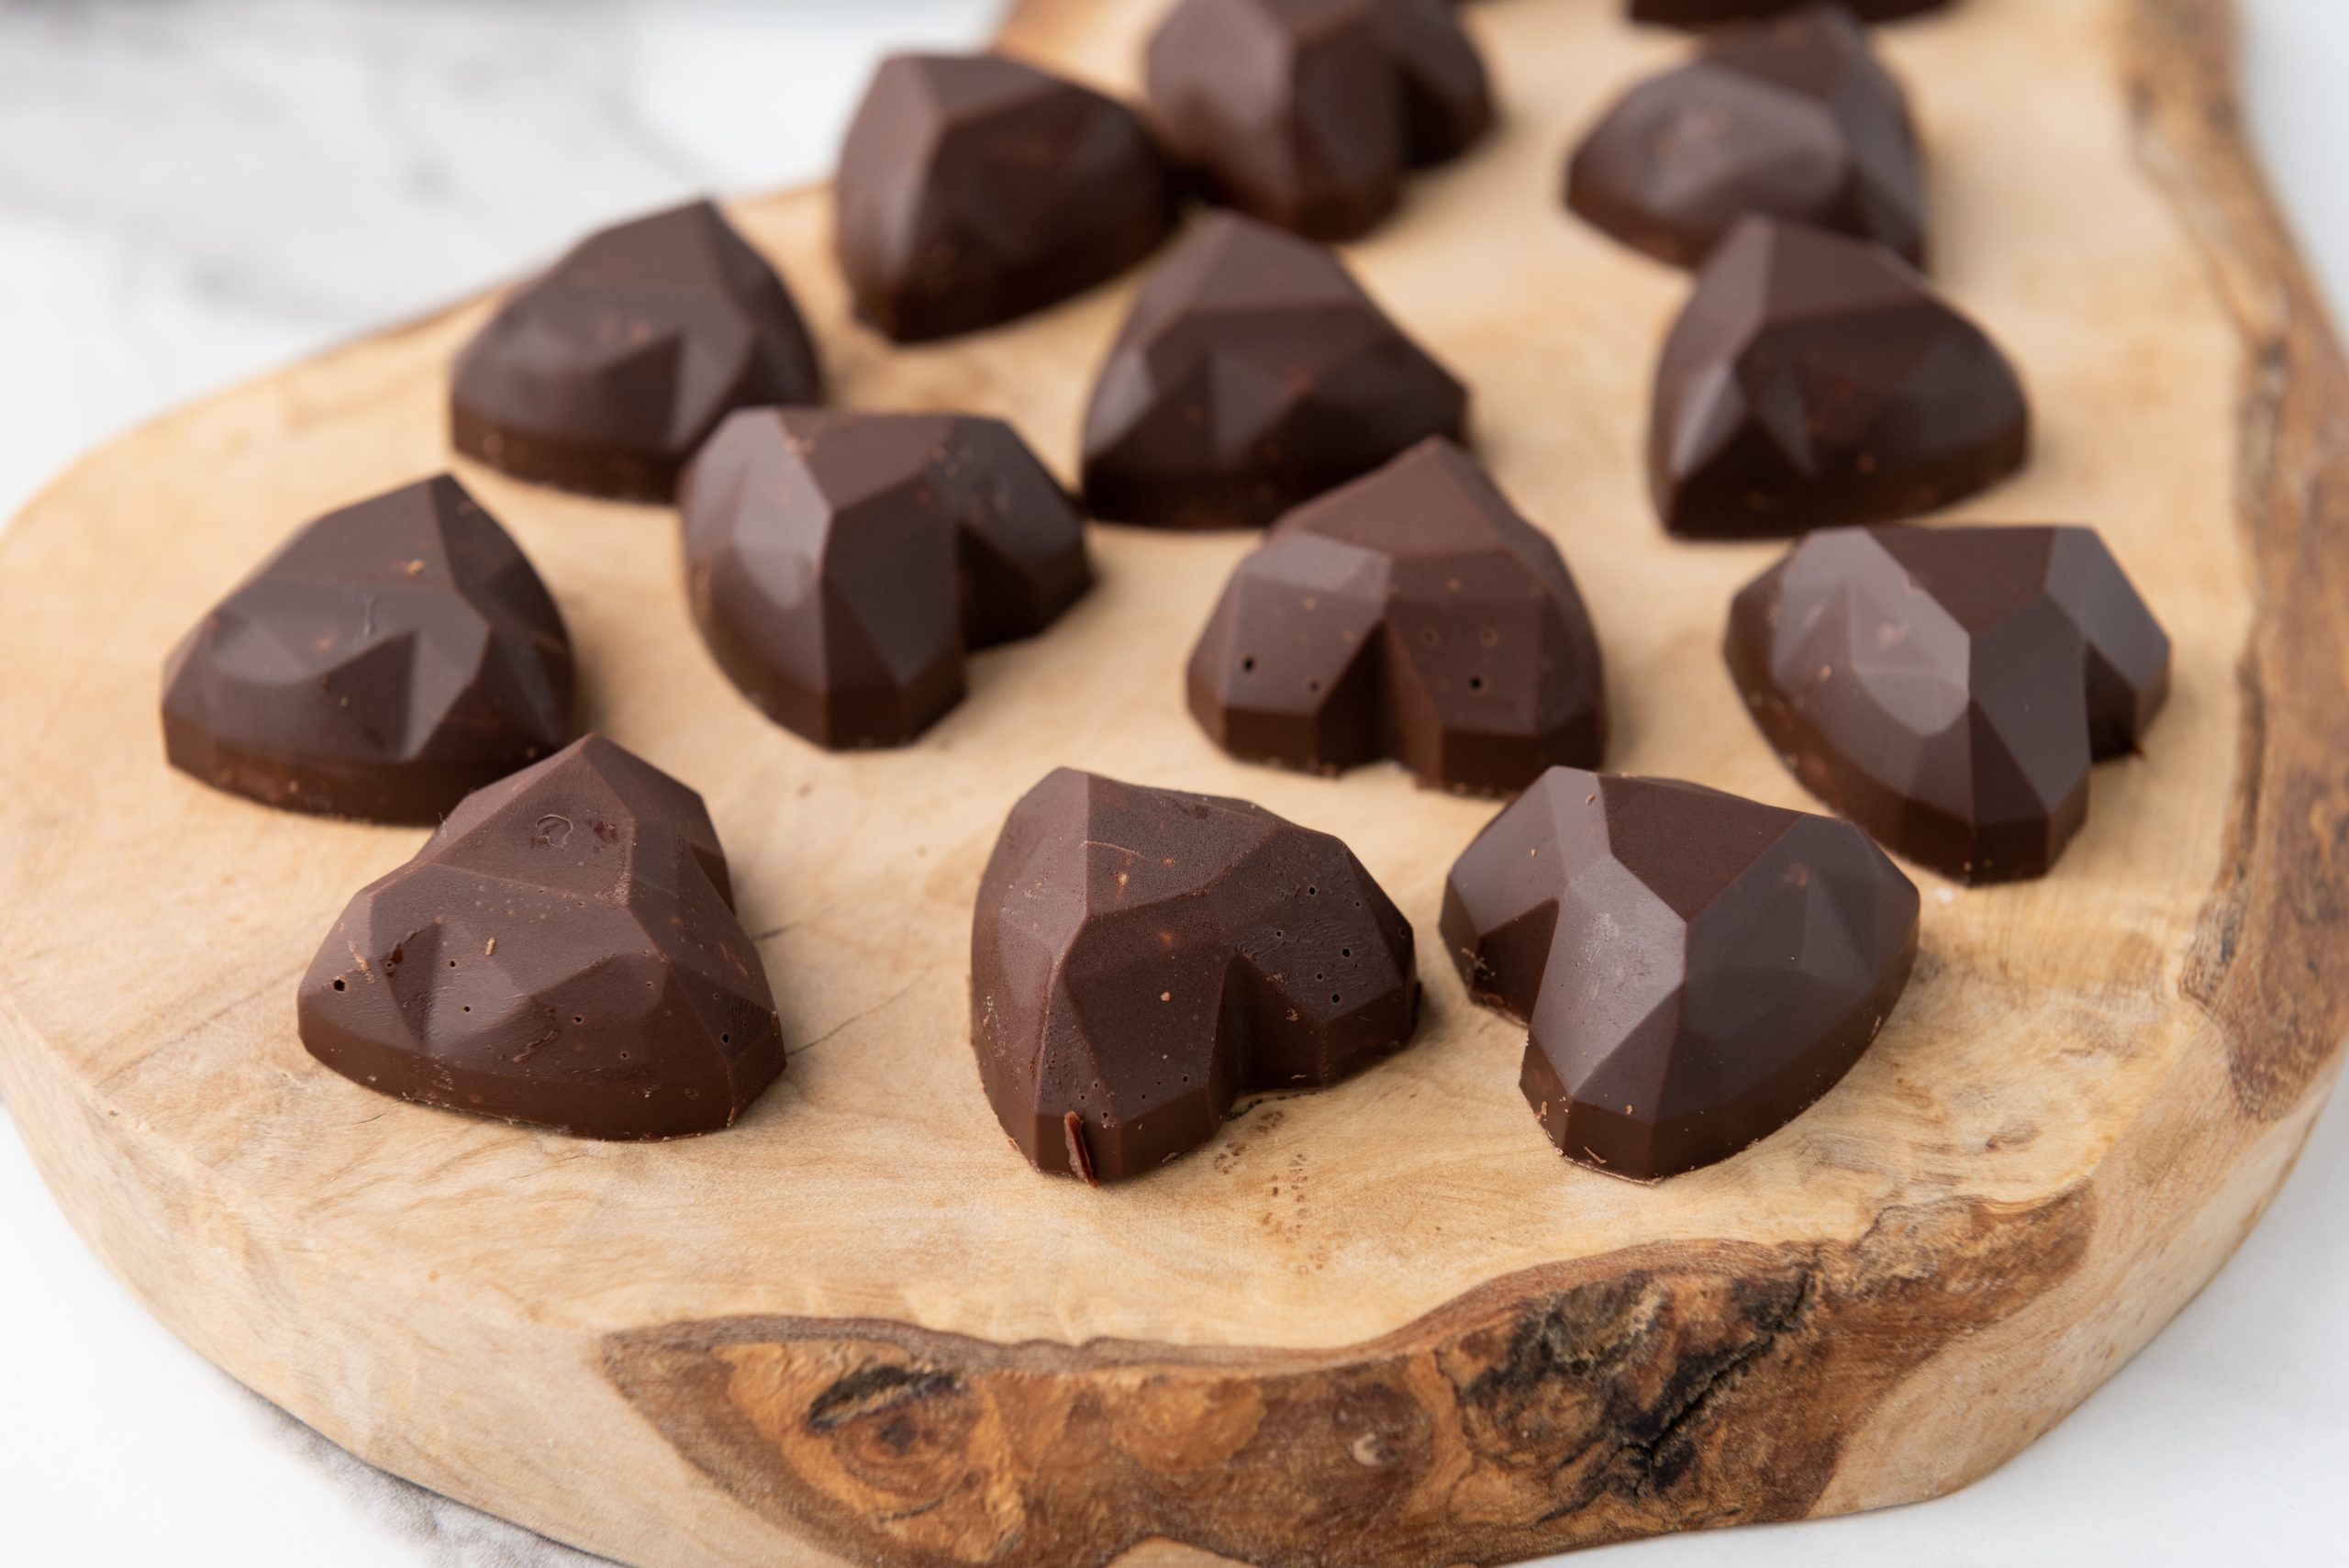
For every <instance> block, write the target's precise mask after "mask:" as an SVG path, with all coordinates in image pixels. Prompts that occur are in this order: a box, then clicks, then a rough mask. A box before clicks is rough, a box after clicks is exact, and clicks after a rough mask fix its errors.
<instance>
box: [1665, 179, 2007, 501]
mask: <svg viewBox="0 0 2349 1568" xmlns="http://www.w3.org/2000/svg"><path fill="white" fill-rule="evenodd" d="M2030 441H2031V417H2030V412H2029V410H2028V409H2027V407H2026V406H2025V405H2024V402H2023V393H2022V384H2021V381H2019V380H2018V379H2017V378H2016V376H2015V373H2014V367H2013V366H2011V365H2009V363H2008V362H2007V360H2006V356H2005V355H2003V354H2001V353H2000V352H1999V351H1998V347H1997V345H1996V344H1994V343H1992V342H1991V341H1990V339H1988V338H1987V337H1986V336H1984V334H1983V332H1982V329H1981V328H1978V327H1976V326H1975V325H1974V323H1973V322H1971V321H1968V320H1967V319H1966V318H1965V317H1963V316H1960V315H1959V314H1958V313H1957V312H1956V311H1954V310H1953V309H1952V308H1950V306H1948V305H1946V304H1944V303H1943V301H1942V300H1941V298H1940V297H1939V296H1937V295H1935V294H1934V293H1933V292H1932V288H1931V287H1930V286H1929V285H1928V284H1926V283H1925V281H1924V280H1923V279H1922V278H1920V277H1919V276H1918V275H1917V273H1916V272H1914V271H1913V270H1912V269H1911V268H1909V265H1908V264H1907V263H1905V262H1903V261H1900V260H1899V258H1898V257H1896V256H1894V255H1893V254H1892V253H1891V252H1890V251H1888V250H1884V249H1883V248H1882V247H1880V246H1876V245H1871V244H1868V243H1867V242H1866V241H1865V240H1860V239H1845V238H1844V237H1842V235H1836V234H1825V233H1821V232H1820V231H1819V230H1818V229H1815V228H1803V227H1801V226H1800V225H1798V224H1789V223H1779V222H1776V221H1775V220H1773V219H1769V218H1759V217H1749V218H1744V219H1742V220H1741V221H1740V222H1739V223H1738V225H1737V227H1736V228H1732V229H1731V231H1730V237H1729V238H1728V239H1726V240H1723V241H1722V242H1721V245H1720V249H1719V250H1716V251H1714V252H1713V256H1712V260H1710V261H1707V262H1706V263H1705V266H1704V270H1703V271H1702V272H1699V273H1698V275H1697V287H1696V292H1695V293H1694V294H1693V295H1691V296H1690V297H1689V300H1688V304H1687V308H1686V309H1684V310H1683V311H1682V312H1681V316H1680V319H1679V321H1678V322H1677V323H1676V324H1675V326H1674V327H1673V328H1672V335H1671V337H1670V338H1669V339H1666V340H1665V342H1664V360H1663V362H1662V364H1661V365H1659V366H1658V368H1657V371H1656V381H1655V406H1654V409H1653V413H1652V415H1651V417H1650V421H1649V426H1648V483H1649V486H1650V488H1651V489H1652V490H1653V492H1654V495H1655V500H1656V506H1657V508H1658V510H1660V511H1661V512H1662V513H1663V515H1664V527H1665V528H1667V529H1669V530H1670V531H1671V532H1673V533H1675V534H1679V535H1682V536H1684V537H1687V538H1694V539H1755V538H1784V537H1787V536H1789V535H1793V534H1799V533H1802V532H1804V531H1806V530H1808V529H1810V528H1826V527H1829V526H1831V525H1833V524H1837V523H1874V522H1889V521H1892V520H1894V519H1896V518H1899V517H1912V516H1914V515H1916V514H1917V513H1920V512H1927V511H1931V510H1932V509H1933V508H1934V507H1936V506H1944V505H1947V504H1948V503H1950V502H1953V501H1956V500H1960V499H1962V498H1963V497H1965V496H1967V495H1973V494H1974V493H1975V492H1976V491H1978V490H1981V489H1983V488H1984V487H1985V486H1987V485H1988V484H1992V483H1993V482H1995V481H1997V480H1999V479H2002V478H2004V477H2006V475H2008V474H2009V473H2013V472H2014V471H2015V470H2016V469H2017V468H2020V467H2021V465H2022V462H2023V458H2024V455H2025V453H2026V452H2027V450H2028V449H2029V447H2030Z"/></svg>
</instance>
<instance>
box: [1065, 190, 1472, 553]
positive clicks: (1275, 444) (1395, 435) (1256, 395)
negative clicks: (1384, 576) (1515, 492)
mask: <svg viewBox="0 0 2349 1568" xmlns="http://www.w3.org/2000/svg"><path fill="white" fill-rule="evenodd" d="M1467 410H1468V393H1467V390H1466V388H1464V387H1463V386H1462V385H1461V384H1460V383H1459V382H1457V381H1455V380H1453V377H1452V374H1451V373H1450V372H1448V371H1446V370H1445V369H1444V368H1443V367H1442V365H1440V364H1438V363H1436V361H1434V360H1432V359H1431V358H1430V357H1429V356H1428V355H1427V353H1426V352H1425V351H1424V350H1421V349H1420V348H1419V346H1418V345H1417V344H1415V343H1413V342H1412V341H1411V340H1410V339H1408V338H1407V337H1405V336H1404V335H1403V332H1402V329H1401V328H1398V327H1397V326H1396V325H1395V323H1394V322H1393V321H1391V320H1389V319H1388V318H1387V317H1386V313H1385V312H1383V311H1381V310H1380V309H1379V308H1378V306H1377V305H1375V303H1374V302H1373V301H1372V300H1371V297H1370V296H1369V295H1366V294H1364V292H1363V290H1362V285H1361V284H1357V283H1355V282H1354V280H1353V276H1352V275H1351V274H1349V273H1348V272H1347V271H1346V269H1345V266H1344V264H1343V263H1342V262H1341V261H1339V260H1338V258H1337V256H1336V254H1335V253H1334V252H1332V251H1330V250H1326V249H1324V248H1323V247H1321V246H1319V245H1316V244H1313V243H1312V242H1311V241H1309V240H1304V239H1295V238H1292V237H1291V236H1289V235H1286V234H1283V233H1281V232H1280V231H1279V230H1277V229H1274V228H1265V227H1264V225H1263V224H1260V223H1255V222H1252V221H1251V220H1250V219H1247V218H1244V217H1234V216H1232V215H1230V214H1229V213H1226V214H1220V215H1219V216H1217V217H1212V218H1210V219H1208V221H1207V222H1206V223H1205V224H1203V225H1201V226H1200V228H1199V229H1198V231H1197V233H1196V234H1194V235H1192V236H1191V238H1190V239H1187V240H1186V241H1185V242H1184V243H1183V244H1182V246H1181V247H1180V248H1178V249H1177V250H1175V253H1174V254H1173V255H1171V256H1169V257H1168V258H1167V259H1166V260H1165V261H1162V262H1160V263H1159V265H1158V267H1157V269H1156V270H1155V271H1154V272H1152V273H1151V275H1150V277H1149V280H1148V281H1147V282H1145V283H1144V284H1142V287H1141V294H1140V295H1139V296H1138V297H1137V298H1136V299H1135V301H1134V306H1133V312H1132V314H1131V315H1130V316H1129V317H1127V318H1126V325H1125V329H1124V330H1123V331H1122V332H1120V333H1119V336H1118V341H1117V343H1116V344H1115V345H1114V346H1113V347H1112V348H1111V349H1110V350H1109V357H1108V361H1107V362H1105V363H1104V364H1103V365H1102V367H1101V375H1100V379H1099V380H1097V382H1096V383H1095V384H1094V387H1093V400H1092V403H1091V405H1090V406H1088V407H1087V408H1086V409H1085V500H1086V502H1087V504H1088V505H1089V506H1091V508H1092V510H1093V513H1094V515H1095V516H1096V517H1108V518H1114V519H1115V520H1117V521H1119V522H1127V523H1142V524H1147V525H1150V526H1152V527H1156V528H1259V527H1262V526H1263V525H1264V524H1266V523H1269V522H1271V521H1272V520H1273V519H1274V518H1275V517H1279V516H1280V515H1281V513H1283V512H1285V511H1286V510H1287V509H1288V508H1289V507H1291V506H1295V505H1297V503H1298V502H1300V501H1303V500H1306V499H1308V498H1309V497H1311V496H1314V495H1319V494H1320V493H1321V492H1322V491H1324V490H1327V489H1329V488H1330V486H1331V485H1333V484H1343V483H1344V482H1345V481H1347V480H1349V479H1353V478H1354V477H1355V476H1356V475H1358V474H1363V473H1368V472H1369V471H1370V470H1372V469H1374V468H1376V467H1377V466H1378V465H1379V464H1380V463H1382V462H1386V460H1387V459H1388V458H1391V457H1393V456H1395V455H1396V454H1397V452H1400V451H1402V450H1404V449H1406V448H1408V447H1409V446H1412V445H1414V444H1415V443H1417V442H1419V441H1420V440H1423V439H1426V438H1427V437H1429V436H1451V437H1453V438H1454V439H1459V438H1460V436H1461V434H1462V427H1463V425H1464V422H1465V419H1466V417H1467Z"/></svg>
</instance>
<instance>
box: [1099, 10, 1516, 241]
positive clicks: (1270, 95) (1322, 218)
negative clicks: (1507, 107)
mask: <svg viewBox="0 0 2349 1568" xmlns="http://www.w3.org/2000/svg"><path fill="white" fill-rule="evenodd" d="M1143 75H1144V80H1145V83H1146V84H1147V88H1148V92H1149V95H1150V102H1151V107H1152V110H1153V111H1154V113H1155V114H1156V116H1157V117H1158V120H1159V123H1160V124H1161V125H1163V127H1164V128H1165V130H1166V134H1167V137H1168V139H1170V141H1171V142H1172V143H1173V144H1174V146H1175V149H1176V150H1177V151H1178V152H1179V153H1180V154H1181V155H1182V156H1183V158H1184V159H1185V160H1186V161H1188V162H1189V163H1190V164H1192V165H1193V166H1195V167H1196V168H1197V170H1198V171H1199V172H1200V173H1201V175H1202V176H1203V178H1204V181H1205V183H1206V184H1207V186H1208V190H1209V191H1210V192H1211V193H1212V194H1213V195H1215V196H1216V197H1217V198H1218V199H1219V200H1220V201H1223V202H1225V203H1227V204H1229V205H1230V206H1235V207H1238V208H1240V209H1241V211H1243V212H1246V213H1249V214H1251V215H1252V216H1254V217H1259V218H1262V219H1263V220H1264V221H1265V222H1267V223H1272V224H1277V225H1278V226H1279V227H1281V228H1286V229H1289V230H1292V231H1293V232H1295V233H1298V234H1303V235H1308V236H1310V237H1312V238H1313V239H1354V238H1356V237H1357V236H1359V235H1361V234H1363V233H1364V232H1366V231H1367V230H1369V229H1370V228H1372V227H1373V226H1375V224H1376V223H1377V222H1378V221H1379V220H1380V219H1381V218H1383V217H1386V215H1387V214H1388V213H1389V212H1391V211H1392V210H1394V207H1395V204H1396V202H1397V199H1398V197H1399V195H1400V193H1401V189H1402V182H1403V175H1404V173H1405V172H1406V171H1407V170H1408V169H1409V168H1411V167H1413V166H1415V165H1423V164H1428V163H1434V162H1439V161H1442V160H1444V159H1446V158H1450V157H1453V156H1454V155H1455V154H1457V153H1458V152H1460V151H1461V150H1464V148H1466V147H1467V146H1468V145H1469V144H1470V143H1472V142H1474V141H1475V139H1477V138H1478V137H1480V136H1482V135H1483V134H1484V131H1485V128H1486V126H1487V125H1489V124H1490V123H1491V121H1492V100H1491V95H1490V89H1489V88H1488V86H1487V85H1486V79H1485V68H1484V62H1483V61H1481V60H1479V59H1478V58H1477V55H1476V50H1475V45H1473V44H1472V43H1470V42H1469V40H1468V36H1467V34H1466V33H1464V31H1462V30H1461V27H1460V24H1459V22H1458V20H1457V19H1456V18H1454V17H1453V15H1452V14H1451V12H1450V10H1449V9H1448V8H1447V6H1445V5H1444V4H1443V3H1442V0H1182V4H1180V5H1178V6H1175V8H1174V10H1173V11H1171V12H1170V13H1169V14H1168V15H1167V17H1166V19H1165V21H1163V23H1161V24H1160V26H1159V28H1158V30H1157V31H1156V32H1155V33H1154V34H1152V37H1151V39H1150V43H1149V47H1148V49H1147V50H1146V51H1145V55H1144V71H1143Z"/></svg>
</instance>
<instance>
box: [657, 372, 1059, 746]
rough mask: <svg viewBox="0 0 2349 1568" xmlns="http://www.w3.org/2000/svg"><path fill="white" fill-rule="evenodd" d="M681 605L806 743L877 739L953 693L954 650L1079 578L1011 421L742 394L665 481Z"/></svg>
mask: <svg viewBox="0 0 2349 1568" xmlns="http://www.w3.org/2000/svg"><path fill="white" fill-rule="evenodd" d="M678 503H679V508H680V510H681V511H682V513H683V515H684V518H685V582H686V591H687V595H688V597H689V598H690V600H691V603H692V606H693V612H694V619H695V621H696V624H698V625H699V626H700V628H701V632H702V637H703V639H704V640H705V641H707V643H708V645H709V649H710V651H711V653H712V654H714V655H715V656H716V657H717V660H718V665H719V667H720V668H721V669H723V670H724V671H725V672H726V673H727V676H728V678H729V679H730V680H732V681H733V683H734V684H735V685H736V686H738V687H739V688H740V690H741V691H742V694H743V695H745V696H748V697H749V698H750V699H751V701H752V702H753V703H756V704H757V705H758V706H759V707H760V709H761V710H762V711H763V712H764V713H765V714H766V715H767V716H768V717H770V718H773V719H774V721H775V722H776V723H778V724H781V725H783V726H784V727H785V728H788V729H790V730H793V731H794V732H796V733H797V734H799V735H802V736H804V737H806V738H807V739H808V740H813V741H815V742H816V743H817V744H818V745H819V746H828V747H834V748H849V747H860V746H894V745H899V744H902V743H904V742H905V741H907V740H912V739H913V738H914V737H915V736H917V735H918V734H920V733H921V732H922V731H923V730H924V729H926V728H929V727H930V725H931V724H933V723H935V722H936V721H937V719H938V718H939V717H940V716H941V715H942V714H944V713H945V712H946V711H947V710H948V709H949V708H951V707H952V706H954V705H955V704H956V703H957V702H959V701H961V700H962V696H963V656H964V654H965V653H966V652H967V651H970V650H972V649H974V648H982V647H986V646H989V645H991V644H994V643H998V642H1005V641H1009V640H1011V639H1016V638H1022V637H1030V636H1033V635H1034V634H1035V633H1037V632H1039V631H1041V630H1042V629H1043V628H1045V627H1046V626H1048V625H1050V624H1051V623H1052V620H1053V619H1054V617H1057V616H1059V615H1060V613H1061V612H1062V611H1063V609H1065V608H1067V607H1068V606H1069V605H1070V603H1071V602H1073V601H1074V599H1075V598H1076V597H1077V596H1078V595H1081V594H1082V593H1084V592H1085V587H1086V585H1087V584H1089V583H1090V582H1091V581H1092V573H1091V569H1090V568H1089V566H1088V565H1087V562H1086V557H1085V532H1084V524H1083V521H1082V519H1081V518H1079V517H1078V516H1077V514H1076V510H1075V508H1074V506H1073V505H1072V504H1071V503H1070V501H1069V498H1068V496H1067V495H1066V493H1064V492H1063V490H1062V489H1061V487H1060V485H1059V484H1058V483H1057V482H1056V481H1054V480H1053V478H1052V475H1051V474H1049V473H1046V472H1045V470H1044V468H1043V465H1042V464H1041V463H1039V462H1037V461H1036V459H1035V457H1034V455H1033V454H1032V453H1030V451H1029V450H1028V448H1027V446H1026V445H1025V444H1024V443H1023V442H1022V441H1021V440H1020V439H1019V435H1018V434H1017V433H1016V432H1014V431H1013V430H1012V428H1010V427H1009V426H1008V425H1006V424H1004V423H1003V422H1002V421H1001V420H997V419H985V418H978V417H969V416H963V415H951V414H868V413H852V412H849V411H846V410H834V409H821V408H756V409H746V410H744V411H742V412H740V413H738V414H736V415H735V416H733V417H731V418H729V420H727V422H726V423H725V424H724V425H723V426H721V427H720V428H719V429H718V434H717V435H715V436H713V437H712V438H711V439H710V441H709V444H708V445H707V447H706V448H704V449H703V450H702V451H701V453H700V454H699V455H698V456H696V458H695V459H694V462H693V464H692V466H691V468H690V469H689V470H688V471H687V473H686V476H685V484H684V485H683V487H682V489H681V492H680V495H679V497H678Z"/></svg>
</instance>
